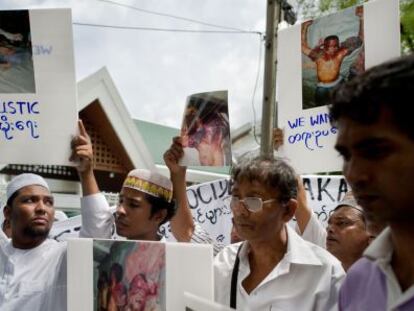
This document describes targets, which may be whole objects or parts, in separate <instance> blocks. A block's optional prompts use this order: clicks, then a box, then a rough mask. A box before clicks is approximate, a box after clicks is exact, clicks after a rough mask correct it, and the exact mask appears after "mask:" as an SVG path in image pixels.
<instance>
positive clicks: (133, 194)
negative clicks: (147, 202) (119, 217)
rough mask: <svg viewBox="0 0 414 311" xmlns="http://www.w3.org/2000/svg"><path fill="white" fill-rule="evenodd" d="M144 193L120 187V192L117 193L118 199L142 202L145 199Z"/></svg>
mask: <svg viewBox="0 0 414 311" xmlns="http://www.w3.org/2000/svg"><path fill="white" fill-rule="evenodd" d="M145 195H146V193H145V192H143V191H140V190H137V189H132V188H128V187H122V189H121V192H120V193H119V196H120V197H123V198H127V199H135V200H143V199H145V198H146V196H145Z"/></svg>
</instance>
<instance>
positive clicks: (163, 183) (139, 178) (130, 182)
mask: <svg viewBox="0 0 414 311" xmlns="http://www.w3.org/2000/svg"><path fill="white" fill-rule="evenodd" d="M123 187H126V188H131V189H135V190H138V191H142V192H145V193H147V194H149V195H152V196H154V197H157V198H162V199H164V200H166V201H167V202H171V200H172V194H173V191H172V183H171V181H170V179H169V178H167V177H165V176H163V175H161V174H159V173H157V172H153V171H150V170H147V169H135V170H132V171H130V172H129V173H128V176H127V177H126V179H125V181H124V184H123Z"/></svg>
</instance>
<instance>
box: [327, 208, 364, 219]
mask: <svg viewBox="0 0 414 311" xmlns="http://www.w3.org/2000/svg"><path fill="white" fill-rule="evenodd" d="M360 216H361V212H360V211H358V210H356V209H355V208H353V207H352V206H348V205H343V206H339V207H338V208H337V209H336V210H335V211H334V212H333V213H332V215H331V218H352V219H354V218H357V219H360V218H361V217H360Z"/></svg>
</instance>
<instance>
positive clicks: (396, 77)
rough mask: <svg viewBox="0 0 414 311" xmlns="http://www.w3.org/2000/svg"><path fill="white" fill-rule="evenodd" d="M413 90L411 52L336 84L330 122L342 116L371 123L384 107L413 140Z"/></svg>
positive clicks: (413, 73) (413, 58)
mask: <svg viewBox="0 0 414 311" xmlns="http://www.w3.org/2000/svg"><path fill="white" fill-rule="evenodd" d="M413 90H414V54H411V55H408V56H405V57H400V58H398V59H394V60H392V61H389V62H386V63H384V64H382V65H379V66H376V67H373V68H371V69H369V70H367V71H366V72H364V73H363V74H361V75H359V76H356V77H355V78H354V79H352V80H350V81H349V82H347V83H344V84H341V85H340V86H338V87H337V88H336V89H335V90H334V92H333V94H332V99H331V105H330V107H329V113H330V116H331V121H332V123H333V125H335V124H336V122H337V121H338V120H339V119H341V118H347V119H350V120H352V121H354V122H357V123H361V124H373V123H375V122H376V121H377V120H378V118H379V117H380V115H381V112H382V111H384V110H386V111H389V112H390V113H391V115H392V118H393V122H394V124H395V126H396V127H397V128H399V129H400V130H401V131H402V132H403V133H405V134H407V135H408V136H409V137H410V138H411V139H413V140H414V122H413V121H412V114H411V112H410V111H411V99H410V98H412V96H413Z"/></svg>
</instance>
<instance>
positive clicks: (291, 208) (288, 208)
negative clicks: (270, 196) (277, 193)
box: [283, 199, 298, 222]
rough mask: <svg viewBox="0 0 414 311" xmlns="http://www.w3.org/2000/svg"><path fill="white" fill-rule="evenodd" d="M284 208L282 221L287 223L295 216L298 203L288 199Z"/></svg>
mask: <svg viewBox="0 0 414 311" xmlns="http://www.w3.org/2000/svg"><path fill="white" fill-rule="evenodd" d="M284 206H285V213H284V215H283V220H284V221H285V222H289V221H290V220H291V219H292V218H293V216H294V215H295V212H296V208H297V207H298V201H297V200H296V199H290V200H289V201H287V202H286V203H284Z"/></svg>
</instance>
